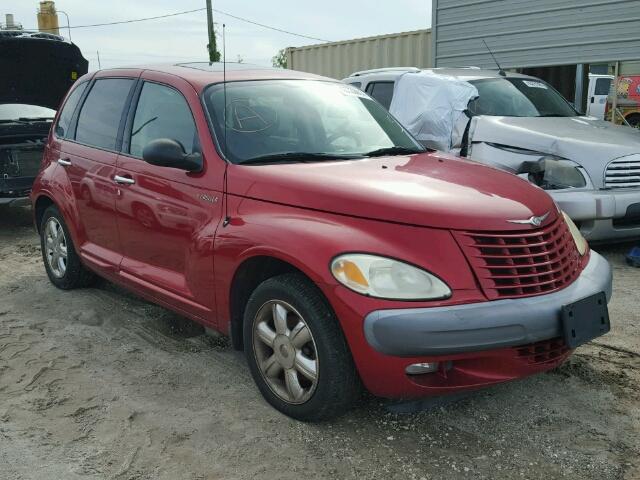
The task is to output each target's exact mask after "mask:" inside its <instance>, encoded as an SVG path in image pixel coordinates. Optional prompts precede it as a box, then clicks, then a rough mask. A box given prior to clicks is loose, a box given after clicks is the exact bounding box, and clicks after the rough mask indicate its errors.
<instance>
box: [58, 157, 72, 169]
mask: <svg viewBox="0 0 640 480" xmlns="http://www.w3.org/2000/svg"><path fill="white" fill-rule="evenodd" d="M58 163H59V164H60V165H62V166H63V167H70V166H71V160H69V159H64V158H59V159H58Z"/></svg>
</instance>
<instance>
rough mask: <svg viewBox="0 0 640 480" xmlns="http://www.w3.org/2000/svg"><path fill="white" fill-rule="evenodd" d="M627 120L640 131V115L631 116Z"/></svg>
mask: <svg viewBox="0 0 640 480" xmlns="http://www.w3.org/2000/svg"><path fill="white" fill-rule="evenodd" d="M626 120H627V122H629V125H630V126H632V127H633V128H638V129H640V114H638V113H634V114H633V115H629V116H628V117H627V118H626Z"/></svg>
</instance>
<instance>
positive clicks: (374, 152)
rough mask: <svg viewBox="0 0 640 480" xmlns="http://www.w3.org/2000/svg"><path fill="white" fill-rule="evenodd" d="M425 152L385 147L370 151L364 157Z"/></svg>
mask: <svg viewBox="0 0 640 480" xmlns="http://www.w3.org/2000/svg"><path fill="white" fill-rule="evenodd" d="M423 152H426V150H425V149H418V148H409V147H398V146H395V147H386V148H379V149H377V150H372V151H371V152H367V153H365V154H364V155H365V156H367V157H383V156H385V155H407V154H412V153H423Z"/></svg>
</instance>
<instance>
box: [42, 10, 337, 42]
mask: <svg viewBox="0 0 640 480" xmlns="http://www.w3.org/2000/svg"><path fill="white" fill-rule="evenodd" d="M204 10H206V7H205V8H196V9H194V10H185V11H182V12H175V13H167V14H165V15H156V16H154V17H145V18H135V19H131V20H120V21H117V22H106V23H93V24H89V25H72V26H70V27H68V28H92V27H106V26H109V25H122V24H126V23H136V22H146V21H148V20H159V19H162V18H168V17H177V16H178V15H186V14H188V13H195V12H202V11H204ZM213 11H214V12H216V13H220V14H222V15H226V16H227V17H231V18H235V19H236V20H240V21H242V22H246V23H250V24H252V25H257V26H259V27H262V28H267V29H269V30H274V31H276V32H281V33H286V34H288V35H294V36H296V37H301V38H306V39H308V40H317V41H319V42H330V41H331V40H324V39H322V38H316V37H311V36H309V35H303V34H301V33H295V32H290V31H289V30H284V29H282V28H277V27H272V26H270V25H265V24H264V23H259V22H255V21H253V20H249V19H248V18H243V17H238V16H237V15H233V14H231V13H227V12H223V11H222V10H216V9H213ZM33 30H36V29H33Z"/></svg>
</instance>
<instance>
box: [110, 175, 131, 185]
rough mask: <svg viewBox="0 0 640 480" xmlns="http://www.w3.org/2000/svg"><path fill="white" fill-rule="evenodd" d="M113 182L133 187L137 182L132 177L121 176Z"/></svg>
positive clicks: (117, 176) (114, 178)
mask: <svg viewBox="0 0 640 480" xmlns="http://www.w3.org/2000/svg"><path fill="white" fill-rule="evenodd" d="M113 181H114V182H116V183H118V184H120V185H133V184H134V183H136V181H135V180H134V179H133V178H131V177H121V176H120V175H116V176H115V177H113Z"/></svg>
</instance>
